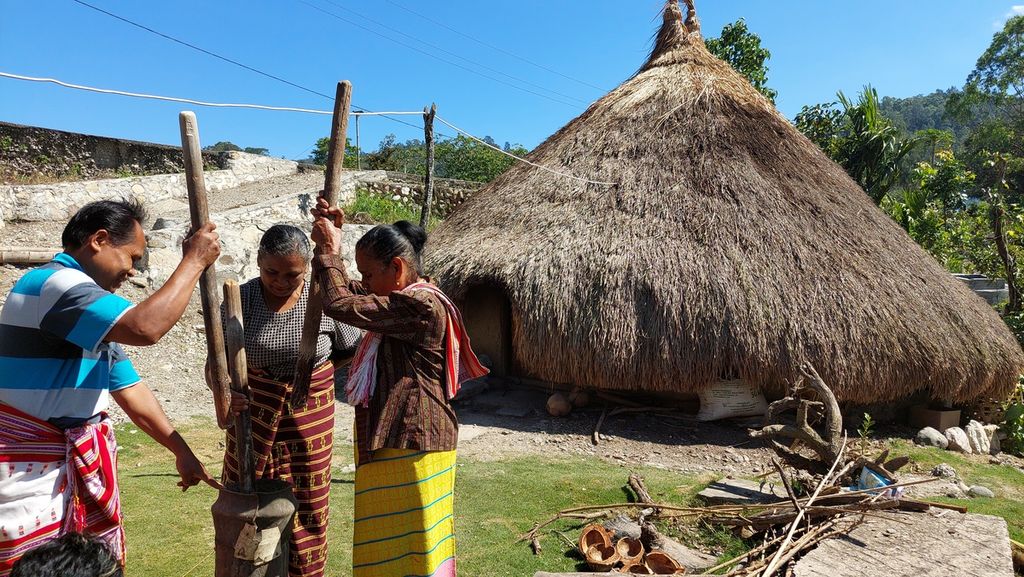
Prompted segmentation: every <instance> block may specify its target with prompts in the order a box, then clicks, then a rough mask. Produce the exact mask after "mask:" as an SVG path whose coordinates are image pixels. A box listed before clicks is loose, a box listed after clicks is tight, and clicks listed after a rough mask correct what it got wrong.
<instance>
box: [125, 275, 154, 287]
mask: <svg viewBox="0 0 1024 577" xmlns="http://www.w3.org/2000/svg"><path fill="white" fill-rule="evenodd" d="M128 282H130V283H132V284H133V285H135V286H137V287H139V288H146V287H148V286H149V283H148V282H146V279H145V278H142V277H137V276H133V277H130V278H129V279H128Z"/></svg>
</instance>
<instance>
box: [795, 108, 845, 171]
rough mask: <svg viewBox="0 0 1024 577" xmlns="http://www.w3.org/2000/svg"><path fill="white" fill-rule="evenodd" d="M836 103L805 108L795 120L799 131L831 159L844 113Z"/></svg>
mask: <svg viewBox="0 0 1024 577" xmlns="http://www.w3.org/2000/svg"><path fill="white" fill-rule="evenodd" d="M836 104H837V103H836V102H828V103H824V104H815V105H813V106H804V107H803V108H801V109H800V112H799V113H797V115H796V118H794V119H793V124H794V125H795V126H796V128H797V130H799V131H800V132H802V133H803V134H804V136H806V137H807V138H809V139H810V140H811V142H813V143H814V144H817V145H818V148H820V149H822V150H823V151H825V154H828V155H829V156H830V157H831V156H832V155H833V150H832V148H833V146H834V143H835V140H836V139H837V138H838V137H839V131H840V130H841V129H842V125H843V124H842V120H843V113H842V111H840V110H839V109H837V108H836Z"/></svg>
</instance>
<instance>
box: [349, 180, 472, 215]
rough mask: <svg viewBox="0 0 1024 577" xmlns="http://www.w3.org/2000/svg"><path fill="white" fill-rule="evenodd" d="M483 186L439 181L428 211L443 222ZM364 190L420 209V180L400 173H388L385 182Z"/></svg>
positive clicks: (455, 181)
mask: <svg viewBox="0 0 1024 577" xmlns="http://www.w3.org/2000/svg"><path fill="white" fill-rule="evenodd" d="M483 186H484V184H483V183H480V182H470V181H466V180H451V179H447V178H438V179H435V180H434V199H433V202H431V210H432V211H433V212H434V213H435V214H437V216H439V217H441V218H444V217H446V216H448V215H449V214H451V213H452V211H454V210H455V209H456V208H458V207H459V205H460V204H462V203H463V202H465V201H466V199H467V198H469V197H470V196H472V195H473V194H474V193H476V191H478V190H480V188H482V187H483ZM367 189H368V190H369V191H370V192H371V193H373V194H376V195H378V196H383V197H386V198H390V199H391V200H394V201H396V202H401V203H403V204H406V205H409V206H413V207H419V206H422V204H423V177H420V176H415V175H411V174H405V173H402V172H388V173H387V180H382V181H379V182H375V183H371V184H370V185H369V186H367Z"/></svg>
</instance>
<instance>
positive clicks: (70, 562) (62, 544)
mask: <svg viewBox="0 0 1024 577" xmlns="http://www.w3.org/2000/svg"><path fill="white" fill-rule="evenodd" d="M123 575H124V571H123V570H122V569H121V565H120V563H118V562H117V559H115V558H114V556H113V555H112V554H111V553H110V549H107V546H106V545H104V544H103V543H102V542H100V541H98V540H96V539H90V538H89V537H86V536H85V535H82V534H81V533H68V534H66V535H64V536H62V537H60V538H59V539H56V540H54V541H50V542H49V543H45V544H43V545H40V546H39V547H36V548H35V549H32V550H31V551H29V552H28V553H25V555H24V556H23V557H22V558H21V559H19V560H18V562H17V563H15V564H14V568H13V570H12V571H11V577H122V576H123Z"/></svg>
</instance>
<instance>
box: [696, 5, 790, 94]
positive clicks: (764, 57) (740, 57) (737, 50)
mask: <svg viewBox="0 0 1024 577" xmlns="http://www.w3.org/2000/svg"><path fill="white" fill-rule="evenodd" d="M705 44H706V45H707V47H708V50H709V51H710V52H711V53H712V54H714V55H715V56H717V57H718V58H720V59H722V60H724V61H726V62H728V63H729V65H731V66H732V67H733V68H734V69H735V70H736V71H737V72H739V73H740V74H742V75H743V76H744V77H746V79H747V80H749V81H750V84H751V85H753V86H754V88H756V89H757V90H758V91H759V92H760V93H761V94H764V95H765V97H766V98H768V100H771V101H772V102H773V103H774V102H775V97H776V96H778V92H777V91H775V90H772V89H771V88H768V86H767V84H768V60H769V59H770V58H771V57H772V53H771V52H770V51H769V50H768V49H767V48H764V47H762V46H761V37H760V36H758V35H757V34H754V33H753V32H751V31H750V30H748V29H747V23H746V21H745V20H743V19H742V18H740V19H739V20H737V21H736V22H733V23H732V24H726V25H725V27H724V28H722V35H721V36H720V37H718V38H709V39H708V40H706V41H705Z"/></svg>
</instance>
